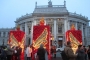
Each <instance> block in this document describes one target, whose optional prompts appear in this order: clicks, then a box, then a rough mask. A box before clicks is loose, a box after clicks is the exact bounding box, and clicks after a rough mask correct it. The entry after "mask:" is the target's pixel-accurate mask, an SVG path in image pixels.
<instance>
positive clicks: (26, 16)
mask: <svg viewBox="0 0 90 60" xmlns="http://www.w3.org/2000/svg"><path fill="white" fill-rule="evenodd" d="M30 16H32V14H26V15H24V16H21V17H20V18H17V19H16V20H17V21H18V20H22V19H26V18H28V17H30Z"/></svg>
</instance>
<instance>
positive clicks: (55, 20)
mask: <svg viewBox="0 0 90 60" xmlns="http://www.w3.org/2000/svg"><path fill="white" fill-rule="evenodd" d="M56 31H57V29H56V19H54V39H55V40H56Z"/></svg>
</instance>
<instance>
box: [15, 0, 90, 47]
mask: <svg viewBox="0 0 90 60" xmlns="http://www.w3.org/2000/svg"><path fill="white" fill-rule="evenodd" d="M42 17H44V20H45V25H49V26H50V32H51V34H52V37H53V38H54V40H53V41H52V43H53V44H55V45H56V46H57V48H63V47H64V42H65V41H66V40H65V32H66V31H67V30H70V27H71V25H72V24H74V25H75V27H76V30H81V31H82V37H83V38H82V39H83V40H82V41H83V45H88V44H90V35H88V33H90V26H89V19H88V18H87V17H85V16H82V15H80V14H77V13H71V12H69V11H68V10H67V8H66V1H64V4H63V5H52V1H49V2H48V5H43V6H37V2H36V3H35V9H34V11H33V13H31V14H26V15H24V16H21V17H19V18H17V19H16V21H15V24H16V26H17V25H20V29H21V30H22V31H25V33H26V43H25V44H26V45H28V44H31V43H32V28H33V26H34V25H38V24H39V20H40V19H41V18H42Z"/></svg>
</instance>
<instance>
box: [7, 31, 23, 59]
mask: <svg viewBox="0 0 90 60" xmlns="http://www.w3.org/2000/svg"><path fill="white" fill-rule="evenodd" d="M24 41H25V33H24V32H23V31H20V30H17V31H10V34H9V41H8V43H9V44H11V45H12V47H13V46H15V47H16V46H20V47H21V48H22V53H21V60H24Z"/></svg>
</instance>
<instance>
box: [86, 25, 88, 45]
mask: <svg viewBox="0 0 90 60" xmlns="http://www.w3.org/2000/svg"><path fill="white" fill-rule="evenodd" d="M87 31H88V30H87V25H86V26H85V39H86V40H85V41H86V45H88V40H87V38H88V37H87V36H88V35H87Z"/></svg>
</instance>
